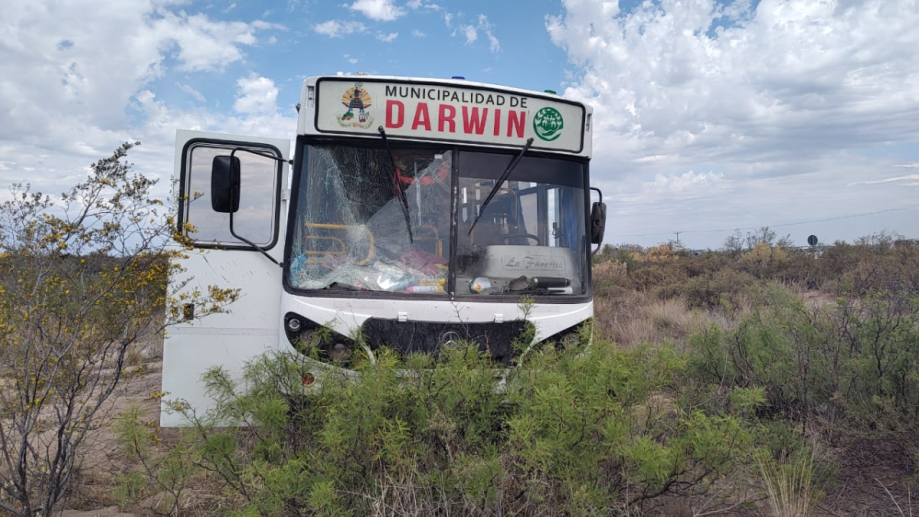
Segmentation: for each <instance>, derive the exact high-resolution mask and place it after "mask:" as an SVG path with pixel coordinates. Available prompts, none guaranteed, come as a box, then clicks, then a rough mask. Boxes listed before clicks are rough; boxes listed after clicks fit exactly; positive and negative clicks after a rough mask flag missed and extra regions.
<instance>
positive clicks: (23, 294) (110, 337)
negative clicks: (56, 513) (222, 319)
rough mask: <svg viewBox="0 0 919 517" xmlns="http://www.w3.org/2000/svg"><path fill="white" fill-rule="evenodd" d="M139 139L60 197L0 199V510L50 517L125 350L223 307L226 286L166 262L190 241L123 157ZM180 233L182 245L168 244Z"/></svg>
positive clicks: (21, 191) (120, 370) (123, 369)
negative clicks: (189, 278) (187, 275)
mask: <svg viewBox="0 0 919 517" xmlns="http://www.w3.org/2000/svg"><path fill="white" fill-rule="evenodd" d="M135 145H137V143H125V144H123V145H121V146H120V147H119V148H118V149H116V150H115V152H114V153H113V154H112V156H110V157H108V158H105V159H102V160H99V161H97V162H95V163H93V164H92V172H91V173H90V175H89V176H88V178H87V179H86V180H85V181H84V182H82V183H79V184H77V185H75V186H74V187H72V188H71V189H70V190H68V191H67V192H65V193H63V194H62V195H61V196H60V198H59V200H58V199H52V198H51V197H49V196H45V195H42V194H40V193H34V192H32V191H31V190H30V188H29V186H28V185H22V184H17V185H13V186H12V187H11V189H10V190H11V192H12V194H13V199H12V200H10V201H7V202H5V203H3V204H2V205H0V480H3V482H2V483H0V511H6V512H7V513H10V514H12V515H16V516H22V517H25V516H29V517H32V516H34V515H50V514H51V512H52V510H53V509H54V508H55V506H56V505H58V503H59V502H60V501H61V499H62V498H63V497H64V495H65V494H66V492H67V488H68V486H69V483H70V482H71V481H72V479H73V474H74V472H75V468H76V467H78V466H79V463H80V460H81V458H82V456H83V452H84V449H85V446H86V443H87V442H86V441H85V440H86V437H87V434H90V433H92V431H93V430H95V429H96V428H98V426H99V425H100V424H101V422H100V420H101V419H102V417H103V416H104V415H105V409H106V408H107V406H106V400H107V399H108V398H109V396H110V395H111V394H112V392H113V391H114V390H115V389H116V388H117V386H118V385H119V384H120V382H121V381H123V380H124V378H125V377H126V376H127V375H131V374H132V372H135V371H136V369H130V368H128V367H127V366H128V365H127V364H126V363H125V360H126V354H127V353H128V352H129V351H130V350H132V348H134V347H138V346H140V344H141V341H143V340H144V339H146V338H152V337H154V336H156V335H158V334H159V333H161V332H162V331H163V329H164V328H166V327H167V326H169V325H171V324H175V323H177V322H179V321H181V320H182V318H183V312H182V307H183V306H184V305H185V304H186V303H194V304H195V306H196V307H200V308H201V309H200V310H199V311H198V313H197V314H196V317H197V316H199V315H200V316H206V315H207V314H209V313H217V312H223V311H224V310H225V308H226V306H227V305H228V304H230V303H232V302H233V301H234V300H235V299H236V298H237V296H238V293H237V291H236V290H233V289H223V288H220V287H217V286H210V287H209V288H208V289H207V290H205V291H199V292H194V293H190V294H187V295H185V296H184V298H183V299H181V300H180V299H179V296H177V291H176V292H175V293H174V292H170V288H169V287H167V286H169V285H172V286H174V288H175V289H176V290H178V289H181V288H182V287H183V286H184V285H185V284H186V283H187V282H181V281H173V282H172V283H170V282H169V279H170V278H174V279H175V278H177V277H181V275H183V271H182V270H181V268H180V267H179V266H178V265H177V262H176V261H174V260H172V259H175V258H179V257H180V256H181V254H182V253H184V250H185V249H187V245H188V243H187V242H186V241H185V240H184V237H182V236H181V235H176V232H175V227H174V223H173V222H172V217H170V215H169V214H166V213H165V212H164V211H165V210H166V207H167V206H170V204H166V203H164V202H163V201H162V200H159V199H154V198H153V197H152V194H151V188H152V187H153V186H154V185H155V184H156V180H155V179H151V178H149V177H146V176H143V175H141V174H137V173H134V172H133V171H132V170H131V169H132V164H130V163H128V162H126V161H125V158H126V156H127V152H128V151H129V150H130V149H131V148H133V147H134V146H135ZM176 239H178V242H179V244H180V246H174V245H172V244H171V243H172V241H174V240H176Z"/></svg>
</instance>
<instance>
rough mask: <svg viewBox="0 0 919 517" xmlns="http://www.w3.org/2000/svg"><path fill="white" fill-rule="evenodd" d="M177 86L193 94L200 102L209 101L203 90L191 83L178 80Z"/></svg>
mask: <svg viewBox="0 0 919 517" xmlns="http://www.w3.org/2000/svg"><path fill="white" fill-rule="evenodd" d="M176 86H178V87H179V89H180V90H182V91H183V92H185V93H187V94H189V95H191V96H192V98H194V99H195V100H196V101H198V102H207V98H206V97H204V95H203V94H202V93H201V92H199V91H198V90H196V89H194V88H192V86H191V85H189V84H183V83H178V82H177V83H176Z"/></svg>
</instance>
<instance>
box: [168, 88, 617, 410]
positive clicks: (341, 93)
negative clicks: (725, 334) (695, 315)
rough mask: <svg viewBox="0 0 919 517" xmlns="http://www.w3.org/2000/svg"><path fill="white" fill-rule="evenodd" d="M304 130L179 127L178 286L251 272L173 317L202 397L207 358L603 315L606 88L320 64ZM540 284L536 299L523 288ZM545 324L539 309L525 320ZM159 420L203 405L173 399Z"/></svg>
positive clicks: (509, 336)
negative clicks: (599, 128) (594, 170)
mask: <svg viewBox="0 0 919 517" xmlns="http://www.w3.org/2000/svg"><path fill="white" fill-rule="evenodd" d="M297 110H298V121H297V136H296V141H295V142H294V152H293V153H292V154H293V159H291V149H290V141H288V140H282V139H275V138H263V137H248V136H236V135H225V134H215V133H207V132H199V131H185V130H180V131H178V132H177V136H176V153H175V180H176V181H177V184H178V189H179V198H180V199H182V200H183V202H182V203H181V205H180V209H179V214H178V217H177V224H178V231H179V232H183V233H184V234H186V235H187V237H188V238H189V239H190V240H191V242H193V243H194V247H195V248H197V249H196V250H195V251H194V252H191V253H188V254H187V257H185V258H183V259H181V260H182V266H184V268H185V269H186V270H187V272H188V273H189V275H190V276H191V277H193V279H192V280H191V282H190V283H188V284H187V285H183V286H175V287H177V288H178V287H181V289H185V290H189V291H191V290H194V289H203V288H205V287H206V286H208V285H219V286H221V287H236V288H239V289H240V292H241V295H240V298H239V300H238V301H236V302H235V303H233V304H232V305H231V306H230V308H229V312H228V313H224V314H214V315H210V316H208V317H206V318H195V307H194V306H186V307H185V321H184V322H182V323H181V324H179V325H176V326H174V327H171V328H170V330H169V332H168V335H167V336H166V338H165V341H164V350H163V387H162V390H163V391H164V392H166V393H168V396H167V397H164V398H168V399H182V400H184V401H186V402H187V403H188V404H189V405H190V406H191V407H192V408H194V410H195V411H197V412H202V411H205V410H207V408H209V407H211V406H212V401H210V400H209V399H208V397H207V396H206V394H205V393H204V387H203V385H202V382H201V377H202V375H203V374H204V373H205V372H206V371H207V370H208V369H210V368H211V367H213V366H222V367H224V368H225V369H227V370H228V371H229V372H230V373H231V374H234V375H238V374H239V373H240V372H241V370H242V368H243V366H244V365H245V363H246V362H247V361H250V360H252V359H253V358H255V357H256V356H258V355H260V354H262V353H264V352H266V351H271V350H287V351H290V352H294V353H300V354H303V355H304V357H305V360H308V361H311V362H310V363H309V364H315V366H316V371H317V375H319V374H321V372H322V371H328V369H329V368H342V369H345V370H347V369H348V368H349V365H350V361H351V360H352V359H353V358H354V357H355V354H356V353H358V352H361V351H362V352H363V353H366V354H370V356H371V357H372V356H373V352H374V350H377V349H378V348H380V347H384V346H385V347H388V348H390V349H392V350H394V351H395V352H397V353H400V354H408V353H413V352H422V353H437V351H438V350H440V349H441V348H442V347H444V346H446V345H447V344H449V343H451V342H458V341H462V342H473V343H478V344H479V346H480V348H481V350H482V351H483V352H485V353H487V354H489V355H490V357H491V358H492V359H494V361H495V362H496V364H504V365H512V364H514V360H515V358H516V357H517V355H518V354H519V350H517V349H515V347H512V346H511V343H512V342H513V341H514V339H515V338H516V337H517V336H520V335H523V333H524V331H526V330H528V329H529V330H530V333H529V334H528V335H532V336H533V337H532V344H536V343H538V342H541V341H545V340H549V339H557V338H559V337H560V336H562V335H564V334H565V333H571V332H572V331H573V330H574V329H576V328H578V327H579V325H580V324H581V323H582V322H584V321H585V320H588V319H590V318H591V317H592V316H593V299H592V289H591V274H590V259H591V255H592V253H595V252H596V250H597V249H599V247H600V244H601V242H602V239H603V230H604V226H605V219H606V205H605V204H604V203H603V197H602V193H601V192H600V191H599V190H598V189H595V188H591V187H590V174H589V173H590V171H589V163H590V156H591V124H592V121H591V116H592V110H591V108H590V107H589V106H587V105H585V104H583V103H580V102H575V101H572V100H568V99H564V98H561V97H559V96H558V95H556V94H555V93H554V92H551V91H544V92H535V91H527V90H522V89H516V88H508V87H502V86H496V85H490V84H484V83H478V82H473V81H467V80H465V79H463V78H459V77H455V78H452V79H418V78H405V77H389V76H369V75H357V76H317V77H310V78H307V79H306V80H305V81H304V83H303V88H302V91H301V98H300V103H299V104H298V105H297ZM524 300H526V303H521V302H522V301H524ZM528 326H531V327H528ZM163 409H164V410H163V411H161V425H162V426H164V427H177V426H183V425H187V424H188V422H187V421H185V419H184V418H183V417H182V416H181V415H178V414H176V413H174V412H169V411H166V410H165V409H166V403H165V402H164V406H163Z"/></svg>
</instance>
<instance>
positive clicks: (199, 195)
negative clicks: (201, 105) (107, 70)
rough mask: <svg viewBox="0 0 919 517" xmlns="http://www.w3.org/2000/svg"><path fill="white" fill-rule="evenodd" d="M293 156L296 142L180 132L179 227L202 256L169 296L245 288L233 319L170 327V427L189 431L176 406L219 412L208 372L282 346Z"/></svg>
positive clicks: (166, 365)
mask: <svg viewBox="0 0 919 517" xmlns="http://www.w3.org/2000/svg"><path fill="white" fill-rule="evenodd" d="M289 153H290V142H289V141H288V140H280V139H275V138H256V137H243V136H234V135H224V134H216V133H205V132H198V131H178V132H177V135H176V157H175V175H174V179H175V180H176V182H177V184H176V186H175V191H176V192H177V193H178V195H179V196H180V200H181V202H180V209H179V213H178V214H177V223H178V229H179V231H181V232H182V233H184V234H185V235H187V236H188V237H189V238H190V240H191V242H192V243H193V245H194V249H192V250H189V251H187V252H186V258H183V259H181V265H182V266H183V267H184V268H185V270H186V271H185V272H184V273H181V274H179V275H176V278H175V279H172V280H170V281H171V282H180V281H182V280H183V279H187V278H189V277H191V281H190V282H189V283H188V284H186V285H180V284H173V285H170V292H171V294H172V293H175V291H176V290H177V289H178V290H179V292H192V291H194V290H196V289H200V290H206V289H207V286H208V285H215V286H218V287H222V288H226V287H233V288H238V289H240V296H239V299H238V300H237V301H236V302H234V303H233V304H231V305H230V306H229V308H228V310H229V312H228V313H224V314H213V315H210V316H207V317H205V318H199V317H197V316H196V314H195V310H196V308H195V307H194V306H191V307H188V306H186V307H185V321H184V322H183V323H181V324H179V325H176V326H173V327H170V328H169V329H168V331H167V335H166V338H165V341H164V348H163V391H164V392H166V393H167V394H166V395H165V396H164V397H163V407H162V411H161V414H160V425H162V426H163V427H177V426H183V425H188V422H186V421H185V419H184V418H183V417H182V416H181V415H178V414H175V413H171V412H169V411H167V408H166V404H167V402H168V401H170V400H177V399H182V400H184V401H186V402H188V403H189V404H190V405H191V406H192V407H193V408H194V409H195V411H196V413H197V414H202V413H203V412H204V411H206V410H207V409H208V408H209V407H211V406H212V405H213V402H212V401H210V399H209V398H208V397H207V396H206V395H205V394H204V386H203V384H202V382H201V376H202V375H203V374H204V373H205V372H206V371H207V370H208V369H209V368H211V367H213V366H223V367H224V368H226V369H227V370H228V371H229V372H230V373H231V374H233V375H236V376H238V375H239V374H240V373H241V369H242V366H243V365H244V364H245V362H246V361H248V360H250V359H252V358H253V357H255V356H257V355H259V354H261V353H263V352H265V351H266V350H271V349H277V347H278V343H279V330H280V321H281V317H280V300H281V292H282V285H281V267H280V262H281V261H282V259H283V249H284V243H283V241H284V223H283V221H282V215H283V214H286V213H287V206H286V205H287V198H288V197H289V196H288V194H289V191H288V190H287V175H288V166H287V165H288V157H289ZM234 184H235V185H236V186H232V185H234ZM233 192H238V194H233ZM231 221H232V228H231ZM199 309H200V308H199Z"/></svg>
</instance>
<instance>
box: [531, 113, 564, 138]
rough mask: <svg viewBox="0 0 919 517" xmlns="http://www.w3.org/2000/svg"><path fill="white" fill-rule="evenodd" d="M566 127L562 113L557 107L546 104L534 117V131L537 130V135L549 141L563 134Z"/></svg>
mask: <svg viewBox="0 0 919 517" xmlns="http://www.w3.org/2000/svg"><path fill="white" fill-rule="evenodd" d="M564 127H565V121H564V119H562V114H561V113H559V112H558V110H557V109H555V108H550V107H548V106H546V107H545V108H542V109H540V110H539V111H537V112H536V116H535V117H533V131H536V136H538V137H539V138H541V139H543V140H545V141H547V142H551V141H552V140H555V139H556V138H558V137H559V136H561V134H562V128H564Z"/></svg>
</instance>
